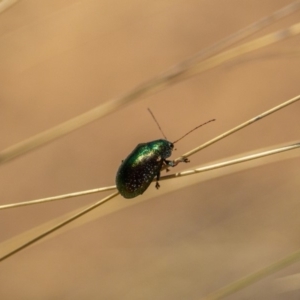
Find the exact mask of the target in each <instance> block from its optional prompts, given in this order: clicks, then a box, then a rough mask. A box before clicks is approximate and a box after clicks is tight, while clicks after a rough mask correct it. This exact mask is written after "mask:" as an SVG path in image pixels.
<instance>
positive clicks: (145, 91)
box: [0, 2, 300, 164]
mask: <svg viewBox="0 0 300 300" xmlns="http://www.w3.org/2000/svg"><path fill="white" fill-rule="evenodd" d="M296 3H297V5H296V4H295V7H294V9H296V8H298V2H296ZM287 11H288V10H287ZM279 15H280V14H279ZM284 15H285V14H284ZM274 20H277V19H276V18H275V19H274ZM268 24H270V23H268ZM254 27H255V26H254ZM253 32H254V31H251V32H249V33H248V34H251V33H253ZM299 33H300V23H298V24H295V25H293V26H291V27H289V28H287V29H283V30H280V31H277V32H275V33H272V34H269V35H266V36H263V37H261V38H259V39H256V40H254V41H251V42H248V43H245V44H242V45H240V46H237V47H235V48H233V49H230V50H228V51H225V52H223V53H221V54H218V55H215V56H213V57H211V58H209V59H207V60H204V61H202V62H199V61H198V60H199V58H198V59H194V58H192V59H188V60H187V61H185V62H183V63H180V64H178V65H177V66H175V67H172V68H171V70H170V71H168V72H166V73H164V74H162V75H161V76H158V77H157V78H154V79H153V80H150V81H149V82H146V83H145V84H142V85H140V86H137V87H136V88H134V89H133V90H132V91H130V92H129V93H127V94H125V95H123V96H121V97H119V98H116V99H113V100H111V101H108V102H105V103H104V104H101V105H99V106H97V107H95V108H94V109H92V110H90V111H88V112H86V113H83V114H81V115H79V116H77V117H75V118H73V119H71V120H69V121H66V122H64V123H62V124H60V125H57V126H55V127H52V128H51V129H49V130H46V131H44V132H41V133H39V134H37V135H35V136H33V137H31V138H28V139H26V140H24V141H22V142H20V143H17V144H15V145H13V146H11V147H9V148H7V149H5V150H3V151H2V152H0V164H3V163H5V162H7V161H9V160H11V159H13V158H15V157H17V156H20V155H22V154H24V153H26V152H28V151H30V150H33V149H35V148H37V147H40V146H42V145H45V144H47V143H49V142H51V141H53V140H55V139H57V138H59V137H62V136H63V135H65V134H68V133H70V132H72V131H73V130H76V129H78V128H80V127H82V126H84V125H86V124H88V123H90V122H93V121H95V120H97V119H99V118H102V117H104V116H107V115H108V114H110V113H112V112H114V111H116V110H117V109H119V108H121V107H123V106H125V105H128V104H130V103H132V102H133V101H136V100H138V99H140V98H142V97H145V96H149V95H151V94H153V93H155V92H157V91H161V90H163V89H165V88H167V87H169V86H170V85H171V84H175V83H177V82H179V81H182V80H185V79H187V78H189V77H190V76H193V75H196V74H199V73H201V72H204V71H206V70H209V69H211V68H214V67H216V66H219V65H221V64H223V63H225V62H227V61H229V60H232V59H233V58H236V57H238V56H241V55H243V54H245V53H249V52H251V51H254V50H257V49H260V48H263V47H265V46H268V45H271V44H273V43H275V42H279V41H282V40H284V39H286V38H289V37H292V36H295V35H297V34H299ZM237 36H238V34H237ZM245 36H246V35H243V36H242V37H241V38H244V37H245ZM206 55H207V56H209V53H208V52H206ZM200 58H201V55H200Z"/></svg>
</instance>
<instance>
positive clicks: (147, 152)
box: [116, 109, 214, 199]
mask: <svg viewBox="0 0 300 300" xmlns="http://www.w3.org/2000/svg"><path fill="white" fill-rule="evenodd" d="M148 110H149V112H150V113H151V115H152V117H153V119H154V121H155V122H156V123H157V125H158V127H159V129H160V131H161V132H162V134H163V136H164V137H165V135H164V133H163V131H162V130H161V128H160V126H159V124H158V122H157V120H156V119H155V117H154V115H153V113H152V112H151V110H150V109H148ZM212 121H214V119H213V120H209V121H208V122H205V123H203V124H201V125H199V126H197V127H195V128H194V129H192V130H191V131H189V132H188V133H186V134H185V135H184V136H182V137H181V138H180V139H178V140H176V141H175V142H169V141H168V140H167V138H166V137H165V139H159V140H154V141H151V142H148V143H141V144H138V145H137V146H136V147H135V148H134V150H133V151H132V152H131V153H130V154H129V155H128V156H127V158H126V159H125V160H123V161H122V163H121V165H120V167H119V169H118V171H117V175H116V185H117V189H118V191H119V192H120V194H121V195H122V196H123V197H124V198H127V199H128V198H135V197H136V196H138V195H141V194H143V193H144V192H145V191H146V190H147V188H148V187H149V185H150V183H151V182H152V181H153V179H154V178H155V177H156V184H155V187H156V188H157V189H159V187H160V184H159V179H160V172H161V170H162V168H163V166H166V167H167V171H169V170H168V167H175V166H176V165H177V164H178V163H180V162H184V163H188V162H189V160H188V158H186V157H182V158H181V159H180V160H178V161H174V160H167V158H168V157H170V156H171V154H172V151H173V149H174V144H175V143H176V142H178V141H179V140H181V139H182V138H183V137H185V136H186V135H188V134H189V133H191V132H192V131H194V130H196V129H197V128H199V127H201V126H203V125H205V124H207V123H209V122H212Z"/></svg>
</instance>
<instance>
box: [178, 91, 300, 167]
mask: <svg viewBox="0 0 300 300" xmlns="http://www.w3.org/2000/svg"><path fill="white" fill-rule="evenodd" d="M299 100H300V95H298V96H296V97H294V98H292V99H290V100H288V101H286V102H283V103H281V104H280V105H277V106H275V107H273V108H271V109H269V110H267V111H265V112H264V113H262V114H260V115H258V116H256V117H254V118H252V119H250V120H248V121H246V122H244V123H242V124H240V125H238V126H236V127H234V128H233V129H231V130H229V131H226V132H225V133H223V134H221V135H219V136H217V137H216V138H214V139H212V140H210V141H208V142H206V143H204V144H202V145H201V146H199V147H197V148H195V149H193V150H191V151H189V152H187V153H185V154H184V155H183V157H189V156H191V155H193V154H195V153H197V152H198V151H200V150H202V149H204V148H206V147H208V146H210V145H212V144H214V143H216V142H218V141H220V140H222V139H224V138H225V137H227V136H229V135H231V134H233V133H235V132H237V131H239V130H241V129H242V128H245V127H247V126H249V125H251V124H253V123H255V122H257V121H259V120H261V119H262V118H264V117H266V116H268V115H270V114H272V113H274V112H276V111H278V110H280V109H282V108H284V107H287V106H288V105H291V104H293V103H295V102H297V101H299ZM181 158H182V156H181V157H179V158H177V159H176V161H180V160H181Z"/></svg>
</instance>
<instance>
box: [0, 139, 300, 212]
mask: <svg viewBox="0 0 300 300" xmlns="http://www.w3.org/2000/svg"><path fill="white" fill-rule="evenodd" d="M298 148H300V142H299V143H295V144H292V145H287V146H283V147H280V148H275V149H271V150H268V151H264V152H259V153H256V154H252V155H247V156H243V157H240V158H237V159H232V160H227V161H224V162H220V163H216V164H213V165H208V166H205V167H201V168H197V169H193V170H186V171H183V172H178V173H175V174H170V175H166V176H162V177H161V178H160V180H169V179H172V178H178V177H183V176H188V175H195V174H197V173H202V172H207V171H212V170H215V169H219V168H223V167H228V166H231V165H235V164H239V163H242V162H247V161H251V160H254V159H258V158H262V157H266V156H270V155H274V154H279V153H281V152H285V151H290V150H295V149H298ZM114 189H116V186H108V187H102V188H97V189H92V190H86V191H81V192H75V193H70V194H64V195H59V196H54V197H47V198H41V199H37V200H31V201H25V202H19V203H12V204H5V205H0V210H4V209H9V208H17V207H21V206H27V205H34V204H41V203H47V202H52V201H56V200H64V199H69V198H73V197H79V196H84V195H89V194H94V193H100V192H105V191H110V190H114Z"/></svg>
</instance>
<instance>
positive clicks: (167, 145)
mask: <svg viewBox="0 0 300 300" xmlns="http://www.w3.org/2000/svg"><path fill="white" fill-rule="evenodd" d="M147 144H148V146H149V147H150V148H151V149H152V150H153V151H155V152H156V153H157V154H158V155H160V156H161V157H162V158H164V159H166V158H168V157H170V156H171V154H172V150H173V148H174V145H173V143H171V142H169V141H167V140H163V139H161V140H155V141H152V142H149V143H147Z"/></svg>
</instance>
